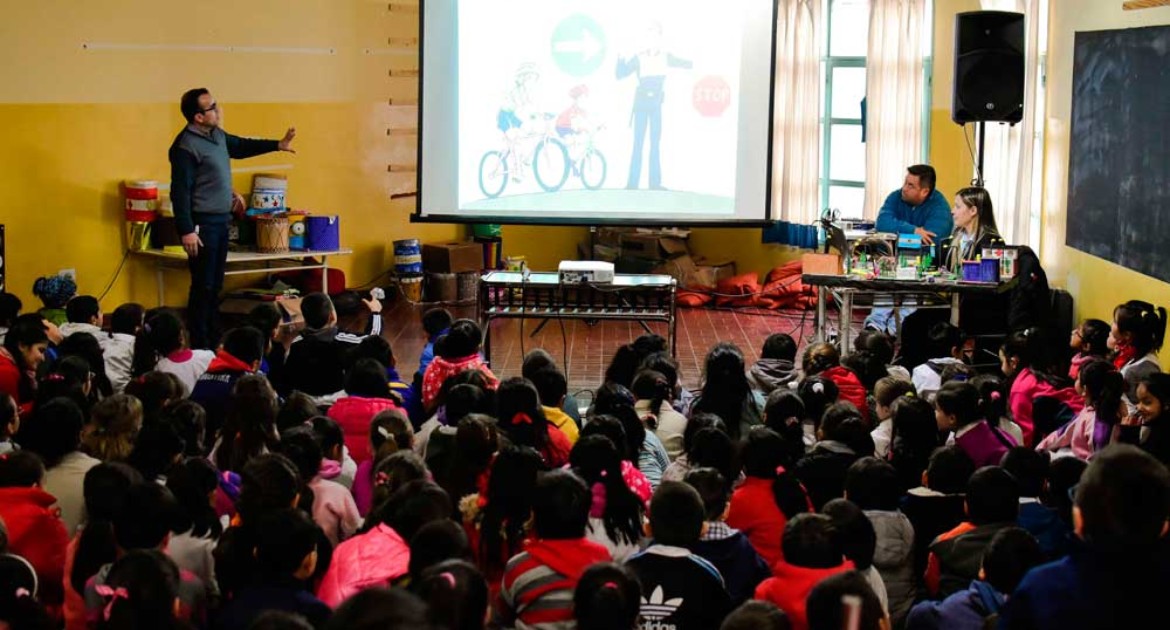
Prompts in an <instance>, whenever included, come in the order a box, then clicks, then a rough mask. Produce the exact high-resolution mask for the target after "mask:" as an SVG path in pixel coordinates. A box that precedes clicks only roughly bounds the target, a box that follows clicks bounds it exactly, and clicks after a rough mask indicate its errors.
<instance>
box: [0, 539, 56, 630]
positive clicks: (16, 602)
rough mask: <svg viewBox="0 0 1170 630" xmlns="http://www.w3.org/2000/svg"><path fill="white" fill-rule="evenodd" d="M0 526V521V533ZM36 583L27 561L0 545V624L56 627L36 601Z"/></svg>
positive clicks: (40, 629)
mask: <svg viewBox="0 0 1170 630" xmlns="http://www.w3.org/2000/svg"><path fill="white" fill-rule="evenodd" d="M3 529H4V527H3V524H0V533H2V532H3ZM0 540H2V537H0ZM37 586H38V584H37V573H36V571H35V570H34V569H33V567H32V565H30V564H29V563H28V560H25V559H24V558H22V557H20V556H16V555H12V554H9V553H6V551H5V549H4V547H3V545H2V544H0V625H2V626H3V627H5V628H13V629H19V630H26V629H27V630H55V629H56V628H57V627H58V626H59V622H58V621H57V620H55V619H53V617H52V616H51V615H50V614H49V612H48V611H47V610H46V609H45V606H44V604H42V603H41V602H40V601H38V598H37V595H38V588H37Z"/></svg>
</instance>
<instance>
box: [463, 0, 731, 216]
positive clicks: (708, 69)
mask: <svg viewBox="0 0 1170 630" xmlns="http://www.w3.org/2000/svg"><path fill="white" fill-rule="evenodd" d="M676 1H678V2H683V3H687V2H691V1H693V0H676ZM635 4H638V3H635ZM640 4H641V5H645V6H640V7H638V9H637V10H634V9H631V7H630V3H629V2H621V1H618V0H592V1H591V2H584V1H582V2H548V0H503V1H499V0H497V1H496V2H476V1H475V0H462V1H461V2H460V3H459V25H458V31H459V32H458V43H459V50H458V60H459V78H458V88H459V98H458V124H459V129H458V147H459V149H458V153H459V155H458V164H459V188H458V191H459V206H460V207H461V208H464V209H470V210H483V211H491V210H532V211H557V210H562V209H563V210H565V211H580V210H583V209H588V208H591V207H606V208H614V209H622V208H628V209H629V210H630V211H631V212H645V211H647V210H650V209H654V208H660V209H663V210H677V211H680V212H687V211H688V210H689V211H693V212H706V213H710V212H713V211H714V212H722V213H727V214H731V213H733V212H734V210H735V194H736V168H737V164H736V162H737V155H738V154H737V139H738V135H737V134H738V133H739V127H738V126H739V124H740V121H739V120H738V116H739V112H738V106H737V103H735V102H734V99H733V98H732V95H734V94H737V93H738V91H739V85H738V83H739V80H740V56H741V50H738V49H730V50H729V49H726V48H733V47H724V49H720V48H719V47H713V46H705V45H703V42H704V41H706V40H712V41H721V40H722V41H735V40H737V38H738V37H739V35H740V33H741V32H742V30H743V28H744V24H743V16H742V14H738V13H737V12H736V11H733V10H732V11H726V12H722V11H721V12H710V11H691V12H685V11H671V10H670V8H671V7H672V6H674V5H672V4H666V3H663V4H656V3H640ZM503 5H506V7H505V6H503ZM646 6H650V7H652V9H647V8H645V7H646ZM653 7H657V9H656V10H654V9H653ZM504 9H506V10H504ZM712 13H718V15H712ZM513 18H514V19H513ZM521 18H522V19H521ZM700 53H701V54H700ZM643 171H645V174H643Z"/></svg>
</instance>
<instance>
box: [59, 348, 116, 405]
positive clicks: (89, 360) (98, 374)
mask: <svg viewBox="0 0 1170 630" xmlns="http://www.w3.org/2000/svg"><path fill="white" fill-rule="evenodd" d="M104 338H105V333H102V336H101V337H95V336H93V335H92V334H90V333H88V332H77V333H74V334H72V335H70V336H69V337H67V338H65V339H64V340H63V341H61V343H60V344H58V345H57V347H56V351H57V363H60V362H61V361H62V360H64V359H66V358H68V357H76V358H79V359H82V360H83V361H85V364H86V366H87V367H88V368H89V374H88V376H89V393H88V400H89V401H90V402H97V401H99V400H101V399H102V398H105V397H107V396H110V395H112V394H113V393H114V386H113V385H111V384H110V378H109V376H107V375H106V360H105V356H104V352H105V351H104V349H103V348H102V345H101V341H100V340H101V339H104Z"/></svg>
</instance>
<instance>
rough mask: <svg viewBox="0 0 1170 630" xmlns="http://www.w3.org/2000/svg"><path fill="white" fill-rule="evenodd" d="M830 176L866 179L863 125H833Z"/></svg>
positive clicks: (862, 180) (831, 131) (860, 180)
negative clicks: (862, 137)
mask: <svg viewBox="0 0 1170 630" xmlns="http://www.w3.org/2000/svg"><path fill="white" fill-rule="evenodd" d="M829 178H830V179H840V180H845V181H850V182H864V181H865V144H863V143H862V142H861V125H833V126H832V129H831V130H830V138H829Z"/></svg>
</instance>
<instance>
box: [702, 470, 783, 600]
mask: <svg viewBox="0 0 1170 630" xmlns="http://www.w3.org/2000/svg"><path fill="white" fill-rule="evenodd" d="M684 481H686V483H687V484H688V485H690V486H691V487H693V488H694V489H695V490H697V491H698V492H699V496H700V497H701V498H702V499H703V510H704V511H705V512H706V517H705V518H706V523H705V524H704V527H703V533H702V535H701V536H700V537H699V540H698V542H696V543H695V544H693V545H691V546H690V550H691V552H693V553H695V554H698V555H699V556H701V557H702V558H704V559H705V560H707V562H710V563H711V564H713V565H715V568H716V569H719V573H721V574H722V575H723V581H724V582H725V583H726V585H727V592H728V594H730V595H731V605H732V606H739V605H740V604H742V603H744V602H745V601H747V600H749V599H751V597H752V594H753V593H755V592H756V586H758V585H759V583H760V582H763V581H764V580H766V579H768V578H770V577H772V569H771V567H769V566H768V563H767V562H765V561H764V559H763V558H761V557H760V554H758V553H756V550H755V548H754V547H752V544H751V542H750V541H749V540H748V537H747V536H746V535H745V534H744V533H743V532H741V531H739V530H738V529H733V528H731V527H728V526H727V523H726V520H727V512H728V510H729V509H730V508H731V487H730V484H728V483H727V480H726V479H725V478H724V477H723V475H722V474H721V473H720V472H719V471H718V470H715V469H714V468H696V469H695V470H692V471H690V472H689V473H687V476H686V478H685V479H684Z"/></svg>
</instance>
